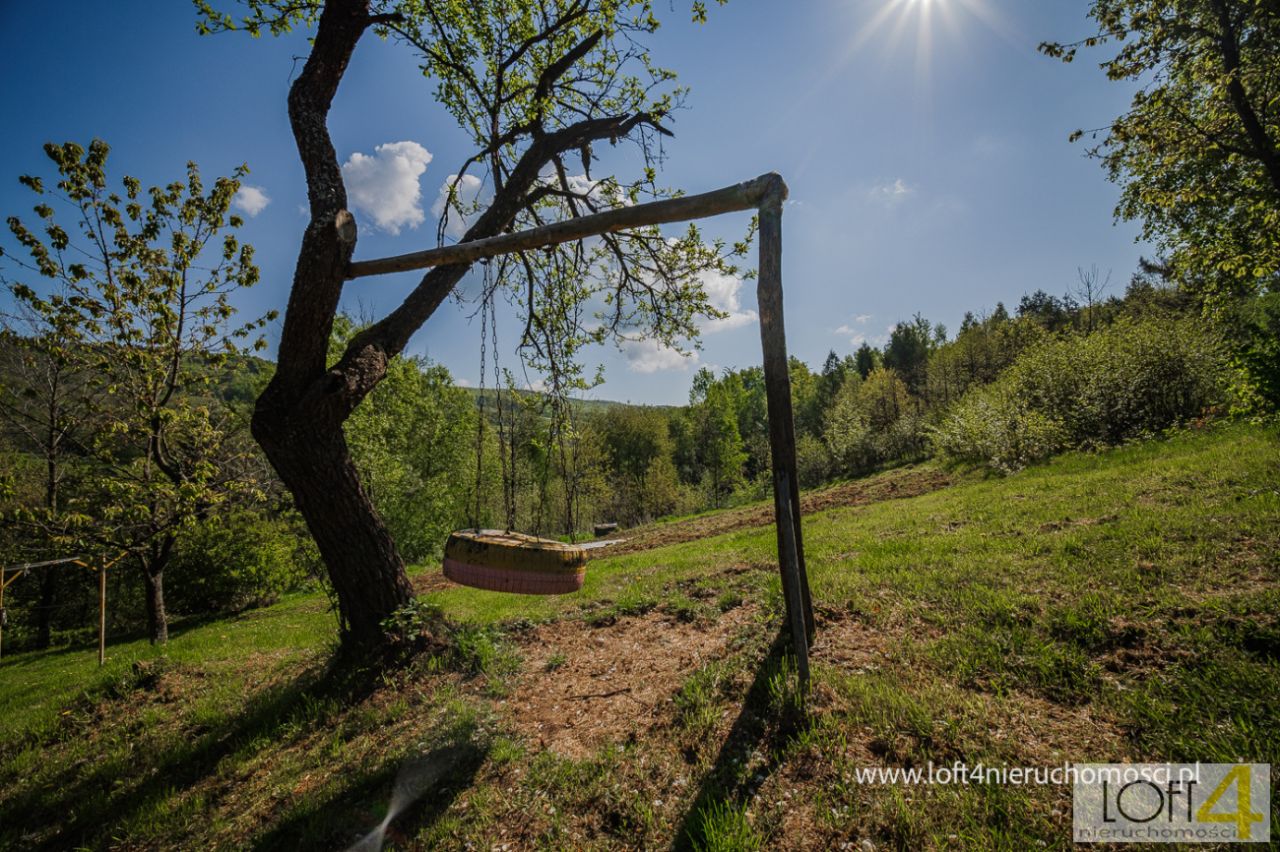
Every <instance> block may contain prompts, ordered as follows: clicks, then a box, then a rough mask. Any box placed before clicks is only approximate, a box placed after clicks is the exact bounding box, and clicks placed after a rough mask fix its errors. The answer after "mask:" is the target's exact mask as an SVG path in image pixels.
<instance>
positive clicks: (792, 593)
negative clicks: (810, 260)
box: [756, 178, 813, 686]
mask: <svg viewBox="0 0 1280 852" xmlns="http://www.w3.org/2000/svg"><path fill="white" fill-rule="evenodd" d="M786 193H787V190H786V184H784V183H783V182H782V179H781V178H778V179H777V180H776V182H775V183H774V185H773V186H772V187H770V189H769V191H768V192H767V193H766V194H765V196H764V198H763V199H762V200H761V203H760V237H759V238H760V277H759V279H758V281H757V285H756V298H757V301H758V302H759V308H760V342H761V346H762V347H763V349H764V382H765V397H766V400H767V402H768V408H769V448H770V451H771V454H772V456H773V506H774V513H775V520H776V523H777V534H778V562H779V570H780V571H781V573H782V591H783V597H784V598H785V600H786V604H787V621H788V622H789V623H790V625H791V638H792V641H793V643H794V645H795V652H796V665H797V668H798V669H799V674H800V681H801V683H802V684H804V685H806V686H807V685H808V683H809V643H810V641H811V640H812V636H813V614H812V609H811V607H812V604H811V603H810V602H809V589H808V585H809V584H808V580H807V577H806V576H805V574H804V567H803V566H804V561H803V560H804V557H803V555H802V553H803V547H804V545H803V543H802V540H801V538H800V535H799V532H800V501H799V488H798V479H797V477H796V450H795V420H794V416H793V414H792V411H791V374H790V371H789V367H788V364H787V341H786V330H785V326H784V323H783V316H782V202H783V201H784V200H785V199H786Z"/></svg>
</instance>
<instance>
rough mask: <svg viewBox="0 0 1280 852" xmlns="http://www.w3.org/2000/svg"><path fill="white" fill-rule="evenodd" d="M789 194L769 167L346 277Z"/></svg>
mask: <svg viewBox="0 0 1280 852" xmlns="http://www.w3.org/2000/svg"><path fill="white" fill-rule="evenodd" d="M786 195H787V185H786V183H784V182H783V180H782V176H781V175H778V174H776V173H773V172H770V173H769V174H764V175H761V176H760V177H758V178H755V179H754V180H749V181H745V182H743V183H737V184H734V185H733V186H726V187H724V188H723V189H716V190H712V191H711V192H703V193H700V194H698V195H685V196H682V197H680V198H668V199H664V200H662V201H650V202H648V203H647V204H636V205H633V206H631V207H618V208H615V209H613V210H606V211H605V212H603V213H593V214H592V215H590V216H579V217H578V218H575V219H565V220H564V221H561V222H553V223H552V224H550V225H543V226H542V227H540V228H530V229H529V230H527V231H517V232H516V233H514V234H500V235H498V236H496V237H488V238H486V239H483V240H473V241H472V242H469V243H458V244H457V245H452V246H441V247H440V248H433V249H427V250H425V251H416V252H412V253H410V254H401V255H396V256H395V257H384V258H379V259H378V260H360V261H355V262H353V263H352V264H351V265H350V266H349V267H347V278H348V279H352V278H363V277H365V276H368V275H386V274H388V273H391V272H407V271H409V270H411V269H427V268H429V267H432V266H448V265H449V264H453V263H473V262H475V261H477V260H483V259H484V258H486V257H494V256H496V255H500V254H506V253H508V252H513V251H528V250H530V249H538V248H543V247H545V246H554V245H559V244H560V243H567V242H572V241H573V240H581V239H586V238H587V237H592V236H596V235H598V234H608V233H614V232H616V231H622V230H626V229H627V228H641V227H645V226H648V225H661V224H664V223H668V222H685V221H689V220H691V219H703V218H706V217H707V216H718V215H720V214H722V213H733V212H736V211H739V210H752V209H757V208H759V207H760V206H761V205H762V204H763V203H764V202H765V201H766V200H767V199H770V198H786Z"/></svg>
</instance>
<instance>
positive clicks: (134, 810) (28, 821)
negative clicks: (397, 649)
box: [0, 653, 485, 850]
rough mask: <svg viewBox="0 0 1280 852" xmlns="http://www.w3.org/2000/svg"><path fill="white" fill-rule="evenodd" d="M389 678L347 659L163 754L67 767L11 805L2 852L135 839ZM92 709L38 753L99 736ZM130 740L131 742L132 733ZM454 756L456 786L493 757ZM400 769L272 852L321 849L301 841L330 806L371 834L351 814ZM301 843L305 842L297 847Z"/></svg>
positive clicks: (1, 807) (376, 776)
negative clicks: (86, 734) (183, 798)
mask: <svg viewBox="0 0 1280 852" xmlns="http://www.w3.org/2000/svg"><path fill="white" fill-rule="evenodd" d="M384 672H385V670H384V669H383V668H381V667H377V666H368V665H361V664H359V663H358V662H353V660H352V658H351V657H350V656H348V655H344V654H341V653H339V654H338V655H335V656H334V657H333V658H331V659H330V660H328V661H327V662H326V663H324V664H322V665H317V666H314V667H312V668H310V669H308V670H306V671H304V672H302V673H301V674H299V675H298V676H296V677H295V678H294V679H293V680H291V681H289V682H288V683H285V684H283V685H280V686H277V687H274V688H270V689H268V690H265V691H263V692H261V693H259V694H257V695H255V696H253V697H252V698H250V699H249V700H248V701H247V702H246V704H245V705H244V706H243V707H242V708H241V709H240V710H239V711H238V712H236V713H234V714H231V715H228V716H226V717H223V718H221V719H219V720H218V721H216V722H214V723H212V724H210V725H207V726H206V727H203V728H200V727H199V723H198V722H197V723H196V728H195V730H193V731H192V736H191V737H190V738H187V739H182V738H175V739H174V740H173V741H171V742H166V743H162V744H159V745H160V747H162V748H163V750H162V751H159V752H154V751H153V752H150V753H148V752H147V751H146V750H145V749H146V748H147V746H148V745H152V744H150V743H146V742H145V741H143V742H138V743H136V746H137V748H136V749H129V750H128V752H127V754H123V755H122V754H119V753H117V754H116V755H112V756H111V757H110V758H104V759H98V760H96V761H95V760H94V759H93V755H92V754H90V755H89V756H88V757H87V759H84V760H69V761H66V763H67V764H68V765H67V766H65V768H62V769H60V771H59V772H57V773H56V774H54V775H53V776H51V777H49V778H47V779H46V780H45V783H43V784H42V785H40V786H38V787H35V786H33V787H31V788H28V789H27V790H24V791H23V792H22V793H21V794H19V795H16V796H10V797H6V798H5V799H4V800H3V803H2V804H0V827H2V828H0V847H3V846H6V845H7V844H8V843H13V844H14V848H29V849H50V850H52V849H68V848H94V847H98V846H105V845H109V844H110V843H111V842H112V836H113V834H118V833H119V832H120V831H121V830H125V831H129V830H130V829H131V828H132V827H133V826H136V825H142V826H143V827H144V828H145V826H146V824H147V822H148V818H149V815H150V814H152V813H154V812H157V811H161V810H163V809H165V808H167V807H169V806H170V800H171V799H173V798H174V796H175V793H177V792H180V791H182V790H184V789H187V788H190V787H193V786H195V785H198V784H200V783H201V782H205V781H208V780H209V779H211V778H215V777H216V776H217V775H218V774H219V771H220V769H225V767H224V766H221V764H222V762H223V761H224V760H225V759H227V758H229V757H233V756H234V755H236V754H237V753H240V752H242V751H244V750H246V749H251V750H257V749H258V748H259V746H260V744H261V743H263V742H264V741H265V742H270V743H272V744H273V745H276V746H279V745H280V744H282V743H287V742H289V741H295V740H298V739H301V738H303V737H305V736H307V735H308V734H310V733H312V732H314V731H315V730H316V729H319V728H322V727H323V726H325V725H327V724H328V723H329V722H331V721H332V719H333V717H334V716H335V715H337V714H338V713H340V712H342V711H343V710H344V709H345V708H348V707H350V706H353V705H355V704H358V703H360V702H362V701H363V700H364V699H366V698H368V697H369V696H370V695H371V694H372V693H373V692H374V691H375V690H376V689H378V688H379V687H380V686H381V685H382V684H383V682H384V681H383V675H384ZM135 688H140V687H135ZM128 699H129V696H128V695H127V694H125V695H120V696H118V700H121V701H127V700H128ZM85 710H86V714H85V715H87V716H88V718H84V716H82V718H81V720H80V721H78V722H71V721H68V722H66V723H64V726H63V727H62V729H60V730H55V731H52V732H50V733H48V734H47V736H46V740H45V742H41V743H39V744H38V745H39V746H44V745H45V743H46V742H51V741H57V740H63V739H66V738H73V737H74V738H80V735H81V733H82V731H83V730H84V729H85V727H88V728H90V729H91V728H92V727H93V726H94V724H95V723H96V722H97V720H96V719H94V718H92V717H93V716H94V714H95V713H96V710H94V709H93V708H88V707H86V708H85ZM73 725H74V726H75V728H79V730H76V729H75V728H73V727H72V726H73ZM112 736H117V737H118V736H121V734H120V733H114V734H112ZM123 736H125V737H128V736H129V733H128V730H127V729H126V730H125V732H124V733H123ZM453 749H454V751H449V752H447V753H444V754H443V755H437V757H438V758H440V759H439V760H438V761H437V763H439V764H440V765H442V766H447V767H451V769H450V773H451V774H450V781H449V784H448V786H450V787H452V786H453V783H454V780H453V773H455V772H456V774H457V775H458V776H459V777H463V778H469V777H470V776H471V775H474V772H475V770H476V768H477V767H478V766H479V765H480V763H481V762H482V761H483V756H484V753H485V752H484V750H483V749H481V748H480V747H478V746H474V745H470V744H469V743H463V744H461V745H455V746H453ZM86 764H88V765H87V766H86ZM400 768H401V767H398V766H394V765H392V766H387V767H377V768H375V769H373V770H372V771H371V772H369V773H368V774H365V775H362V776H357V777H356V778H355V779H353V780H352V782H351V783H349V784H343V785H342V790H341V791H340V792H339V793H337V794H335V795H334V796H332V797H331V798H330V801H329V802H328V803H326V805H324V806H316V808H308V809H306V810H304V811H303V812H301V813H299V815H298V816H297V817H295V818H293V819H291V820H289V821H288V822H286V823H285V824H283V825H281V826H280V827H279V828H277V829H274V830H273V831H272V833H271V835H270V836H269V837H271V838H275V840H276V842H275V843H274V844H272V843H266V844H265V845H264V847H263V848H271V847H272V846H274V847H276V848H279V847H281V846H297V845H314V839H313V840H312V842H311V843H310V844H303V843H302V841H301V838H302V837H305V836H306V835H307V831H306V829H307V828H308V826H309V825H310V823H309V822H308V820H309V819H310V818H311V816H313V815H314V812H315V811H316V810H318V809H320V808H321V807H325V808H329V809H332V816H333V818H335V819H336V818H338V817H344V816H345V817H347V826H348V827H350V826H351V825H352V824H354V825H356V826H358V827H361V828H367V825H366V824H367V823H368V822H370V820H367V819H365V818H364V815H362V814H351V812H350V810H349V809H351V808H357V807H358V806H360V805H361V804H362V803H370V802H377V801H378V800H379V799H385V797H386V792H385V788H386V787H387V786H388V784H389V780H391V779H394V777H395V776H396V774H397V771H398V770H399V769H400ZM428 786H430V785H428ZM437 801H438V799H433V801H432V802H431V803H428V804H427V805H425V806H422V807H420V808H417V809H414V808H413V807H408V806H406V808H407V813H406V814H405V816H404V817H403V818H402V821H403V819H404V818H408V817H412V816H414V815H415V814H416V815H417V818H419V819H423V820H430V819H434V818H435V816H436V815H438V811H437V810H436V803H437ZM179 806H180V805H179ZM446 806H447V801H446ZM372 822H376V820H372ZM335 825H336V823H335ZM316 827H319V826H318V825H317V826H316ZM349 833H350V832H348V834H349ZM330 836H331V837H332V835H330ZM313 838H314V836H313ZM293 839H297V841H298V842H294V843H291V842H290V841H291V840H293ZM341 845H346V844H345V843H343V844H341Z"/></svg>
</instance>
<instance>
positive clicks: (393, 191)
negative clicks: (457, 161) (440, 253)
mask: <svg viewBox="0 0 1280 852" xmlns="http://www.w3.org/2000/svg"><path fill="white" fill-rule="evenodd" d="M430 162H431V152H429V151H428V150H427V149H426V148H423V147H422V146H421V145H419V144H418V143H417V142H407V141H406V142H387V143H384V144H382V145H379V146H378V147H376V148H374V149H373V154H372V156H371V155H368V154H362V153H360V152H359V151H356V152H355V153H354V154H352V155H351V159H349V160H347V161H346V162H345V163H343V164H342V180H343V182H344V183H345V184H346V185H347V195H348V196H349V197H350V199H351V205H352V207H354V208H356V209H359V210H362V211H364V212H365V213H367V214H369V215H370V216H372V217H373V223H374V224H375V225H377V226H378V227H379V228H381V229H383V230H384V231H389V232H391V233H392V234H398V233H400V229H401V228H403V227H405V226H406V225H407V226H408V227H410V228H416V227H418V226H419V225H421V224H422V222H423V221H424V220H425V218H426V216H425V214H424V213H423V212H422V188H421V186H419V180H420V178H421V177H422V173H423V172H425V171H426V170H427V164H428V163H430Z"/></svg>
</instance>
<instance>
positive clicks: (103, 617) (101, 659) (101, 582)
mask: <svg viewBox="0 0 1280 852" xmlns="http://www.w3.org/2000/svg"><path fill="white" fill-rule="evenodd" d="M106 662H107V558H106V557H105V556H104V557H102V561H101V562H100V563H99V564H98V665H99V666H103V665H105V664H106Z"/></svg>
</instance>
